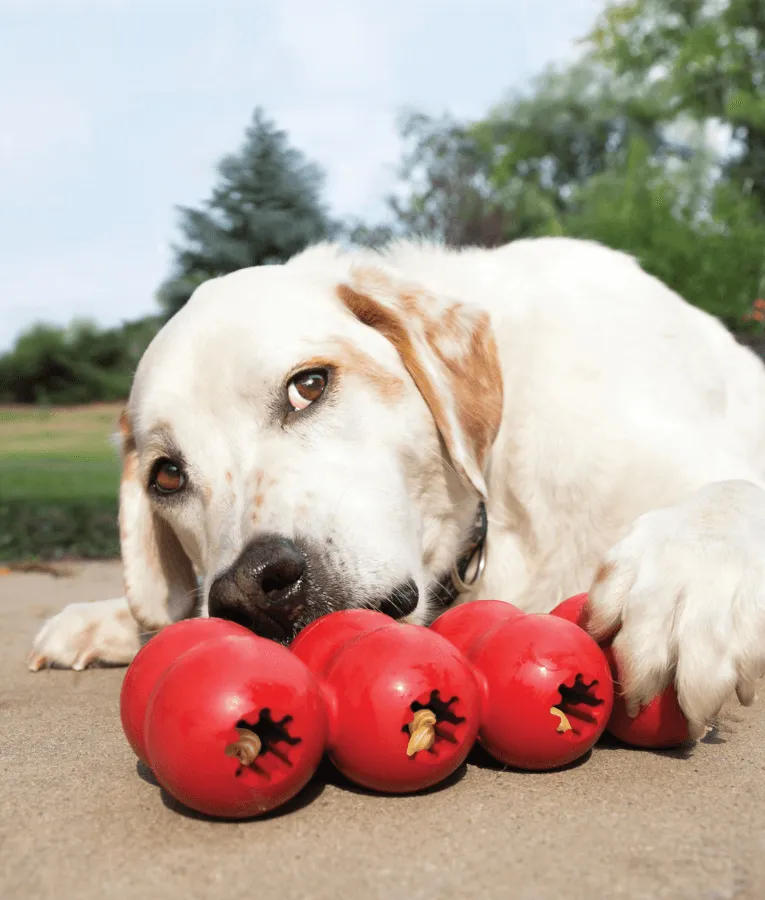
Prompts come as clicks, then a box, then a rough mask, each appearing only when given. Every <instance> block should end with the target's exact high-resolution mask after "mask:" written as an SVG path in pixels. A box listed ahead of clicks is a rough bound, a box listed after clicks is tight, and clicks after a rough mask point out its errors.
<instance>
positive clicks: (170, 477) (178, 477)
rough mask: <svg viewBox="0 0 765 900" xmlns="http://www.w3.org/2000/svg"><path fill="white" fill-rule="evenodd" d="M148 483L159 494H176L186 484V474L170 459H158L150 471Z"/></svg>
mask: <svg viewBox="0 0 765 900" xmlns="http://www.w3.org/2000/svg"><path fill="white" fill-rule="evenodd" d="M149 483H150V484H151V486H152V488H154V490H155V491H157V493H159V494H177V493H178V491H180V490H181V488H183V487H184V486H185V484H186V474H185V472H184V471H183V469H182V468H181V467H180V465H178V463H176V462H173V461H172V459H158V460H157V461H156V462H155V463H154V467H153V469H152V470H151V477H150V479H149Z"/></svg>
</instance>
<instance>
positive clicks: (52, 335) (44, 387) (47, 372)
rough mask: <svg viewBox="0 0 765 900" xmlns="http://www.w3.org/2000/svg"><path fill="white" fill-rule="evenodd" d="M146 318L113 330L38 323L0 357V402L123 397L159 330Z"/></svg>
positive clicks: (153, 320)
mask: <svg viewBox="0 0 765 900" xmlns="http://www.w3.org/2000/svg"><path fill="white" fill-rule="evenodd" d="M159 324H160V323H159V320H158V319H157V318H155V317H147V318H145V319H139V320H137V321H134V322H126V323H125V324H123V325H121V326H118V327H116V328H106V329H100V328H99V327H98V326H97V325H94V324H93V323H92V322H88V321H75V322H73V323H72V324H70V325H69V326H67V327H65V328H60V327H57V326H54V325H47V324H38V325H34V326H33V327H32V328H30V329H29V330H28V331H26V332H24V333H23V334H22V335H21V336H20V337H19V338H18V340H17V341H16V344H15V346H14V348H13V349H12V350H11V351H9V352H8V353H5V354H3V355H2V356H0V386H1V387H0V401H2V402H4V403H11V402H12V403H90V402H94V401H110V400H120V399H123V398H124V397H126V396H127V394H128V392H129V390H130V382H131V379H132V377H133V372H134V371H135V367H136V365H137V364H138V360H139V359H140V357H141V355H142V353H143V351H144V350H145V349H146V347H147V346H148V344H149V342H150V341H151V339H152V337H153V336H154V335H155V334H156V332H157V329H158V328H159Z"/></svg>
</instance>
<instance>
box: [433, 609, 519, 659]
mask: <svg viewBox="0 0 765 900" xmlns="http://www.w3.org/2000/svg"><path fill="white" fill-rule="evenodd" d="M522 615H524V613H522V612H521V610H520V609H518V608H517V607H516V606H513V605H512V603H505V602H504V600H472V601H470V602H468V603H461V604H460V605H459V606H455V607H454V608H453V609H450V610H449V611H448V612H445V613H442V614H441V615H440V616H439V617H438V618H437V619H436V620H435V622H433V623H432V625H431V626H430V630H431V631H435V633H436V634H440V635H441V637H445V638H446V640H447V641H451V643H452V644H454V646H455V647H456V648H457V649H458V650H459V651H460V652H461V653H464V654H467V653H469V652H470V649H471V647H472V646H473V644H474V643H475V642H476V641H478V640H480V639H482V638H483V637H484V636H485V635H486V634H487V633H488V632H489V630H490V629H492V628H494V627H495V626H496V625H498V624H500V623H501V622H509V621H510V620H511V619H517V618H519V617H520V616H522Z"/></svg>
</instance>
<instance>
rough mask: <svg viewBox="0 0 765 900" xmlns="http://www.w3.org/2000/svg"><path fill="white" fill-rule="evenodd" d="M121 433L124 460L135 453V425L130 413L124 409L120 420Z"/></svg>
mask: <svg viewBox="0 0 765 900" xmlns="http://www.w3.org/2000/svg"><path fill="white" fill-rule="evenodd" d="M119 432H120V437H121V438H122V455H123V458H124V457H125V456H127V455H128V454H130V453H134V452H135V438H134V437H133V425H132V423H131V421H130V416H129V415H128V411H127V410H126V409H123V410H122V412H121V413H120V418H119Z"/></svg>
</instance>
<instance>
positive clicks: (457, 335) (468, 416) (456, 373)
mask: <svg viewBox="0 0 765 900" xmlns="http://www.w3.org/2000/svg"><path fill="white" fill-rule="evenodd" d="M425 334H426V337H427V339H428V343H429V344H430V345H431V347H432V349H433V352H434V353H435V354H436V356H437V357H438V358H439V359H440V360H441V363H442V364H443V366H444V368H445V369H447V370H448V371H449V373H450V374H451V376H452V378H451V386H452V391H453V394H454V398H455V401H456V409H457V416H458V418H459V420H460V424H461V426H462V429H463V431H464V432H465V434H466V435H467V436H468V437H469V438H470V440H471V442H472V444H473V446H474V447H475V454H476V457H477V459H478V463H479V465H480V466H481V467H483V466H484V465H485V463H486V460H487V458H488V455H489V451H490V450H491V447H492V445H493V443H494V439H495V438H496V435H497V431H498V423H499V421H500V420H501V418H502V390H501V385H502V370H501V369H500V365H499V355H498V352H497V344H496V341H495V339H494V333H493V331H492V327H491V321H490V319H489V315H488V313H485V312H482V313H480V314H479V315H478V316H476V318H475V320H474V328H473V331H472V333H471V335H470V343H469V346H468V348H467V349H466V351H464V352H459V353H456V354H455V353H448V352H446V347H448V346H449V345H448V343H447V342H452V344H454V345H457V346H458V345H459V343H460V342H461V341H464V337H465V336H464V334H463V328H462V327H461V325H460V322H459V316H458V307H456V306H451V307H449V309H448V310H447V311H446V313H445V314H444V316H443V318H442V319H441V320H439V322H438V323H437V324H434V323H429V324H428V325H427V327H426V329H425ZM497 386H500V390H497Z"/></svg>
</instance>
